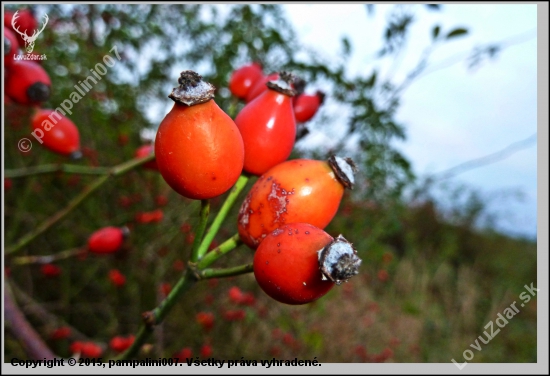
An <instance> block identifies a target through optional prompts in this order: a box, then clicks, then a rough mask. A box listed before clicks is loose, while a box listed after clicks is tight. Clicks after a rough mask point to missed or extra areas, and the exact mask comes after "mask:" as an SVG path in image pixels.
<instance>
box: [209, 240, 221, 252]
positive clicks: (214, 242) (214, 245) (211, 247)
mask: <svg viewBox="0 0 550 376" xmlns="http://www.w3.org/2000/svg"><path fill="white" fill-rule="evenodd" d="M219 245H220V244H219V243H218V242H217V241H215V240H212V243H210V245H209V246H208V250H209V251H211V250H213V249H214V248H216V247H217V246H219Z"/></svg>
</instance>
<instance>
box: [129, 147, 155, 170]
mask: <svg viewBox="0 0 550 376" xmlns="http://www.w3.org/2000/svg"><path fill="white" fill-rule="evenodd" d="M154 153H155V145H153V144H149V145H143V146H141V147H139V148H138V149H137V150H136V152H135V154H134V157H135V158H144V157H146V156H148V155H150V154H154ZM143 168H146V169H148V170H157V171H158V169H159V168H158V166H157V161H156V159H153V160H152V161H149V162H146V163H144V164H143Z"/></svg>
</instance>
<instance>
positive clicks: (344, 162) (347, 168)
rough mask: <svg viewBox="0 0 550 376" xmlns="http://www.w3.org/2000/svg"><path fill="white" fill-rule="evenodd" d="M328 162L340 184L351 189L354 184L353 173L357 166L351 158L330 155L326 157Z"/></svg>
mask: <svg viewBox="0 0 550 376" xmlns="http://www.w3.org/2000/svg"><path fill="white" fill-rule="evenodd" d="M328 164H329V165H330V167H332V170H333V171H334V174H335V175H336V178H337V179H338V181H340V183H342V185H343V186H344V187H346V188H348V189H353V185H354V184H355V177H354V174H355V172H357V166H355V163H354V162H353V160H352V159H351V158H340V157H337V156H335V155H331V156H330V157H329V159H328Z"/></svg>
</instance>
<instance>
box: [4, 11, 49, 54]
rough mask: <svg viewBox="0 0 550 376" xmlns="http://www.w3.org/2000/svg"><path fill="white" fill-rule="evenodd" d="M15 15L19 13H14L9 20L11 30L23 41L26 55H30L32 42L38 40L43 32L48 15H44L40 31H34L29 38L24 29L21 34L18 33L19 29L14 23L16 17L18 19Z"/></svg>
mask: <svg viewBox="0 0 550 376" xmlns="http://www.w3.org/2000/svg"><path fill="white" fill-rule="evenodd" d="M17 13H19V11H16V12H15V14H14V15H13V17H12V19H11V26H12V27H13V30H15V31H17V33H19V35H21V37H22V38H23V40H24V41H25V50H26V51H27V53H29V54H30V53H31V52H32V50H34V42H35V41H36V38H38V36H39V35H40V34H41V33H42V32H43V31H44V28H45V27H46V25H47V24H48V20H49V18H48V15H47V14H45V15H44V24H43V25H42V29H40V31H38V30H35V31H34V33H33V34H32V35H31V36H28V35H27V30H26V29H25V31H24V32H21V31H19V28H18V27H17V26H15V21H16V20H17V17H19V16H18V15H17Z"/></svg>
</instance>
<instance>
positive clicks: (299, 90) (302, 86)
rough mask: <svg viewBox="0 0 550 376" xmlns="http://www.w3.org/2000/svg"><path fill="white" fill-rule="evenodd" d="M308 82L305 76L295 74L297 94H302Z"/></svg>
mask: <svg viewBox="0 0 550 376" xmlns="http://www.w3.org/2000/svg"><path fill="white" fill-rule="evenodd" d="M306 85H307V82H306V80H304V79H303V78H300V77H298V76H294V85H293V87H294V90H295V91H296V94H295V95H296V96H298V95H300V94H302V93H303V92H304V90H305V89H306Z"/></svg>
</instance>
